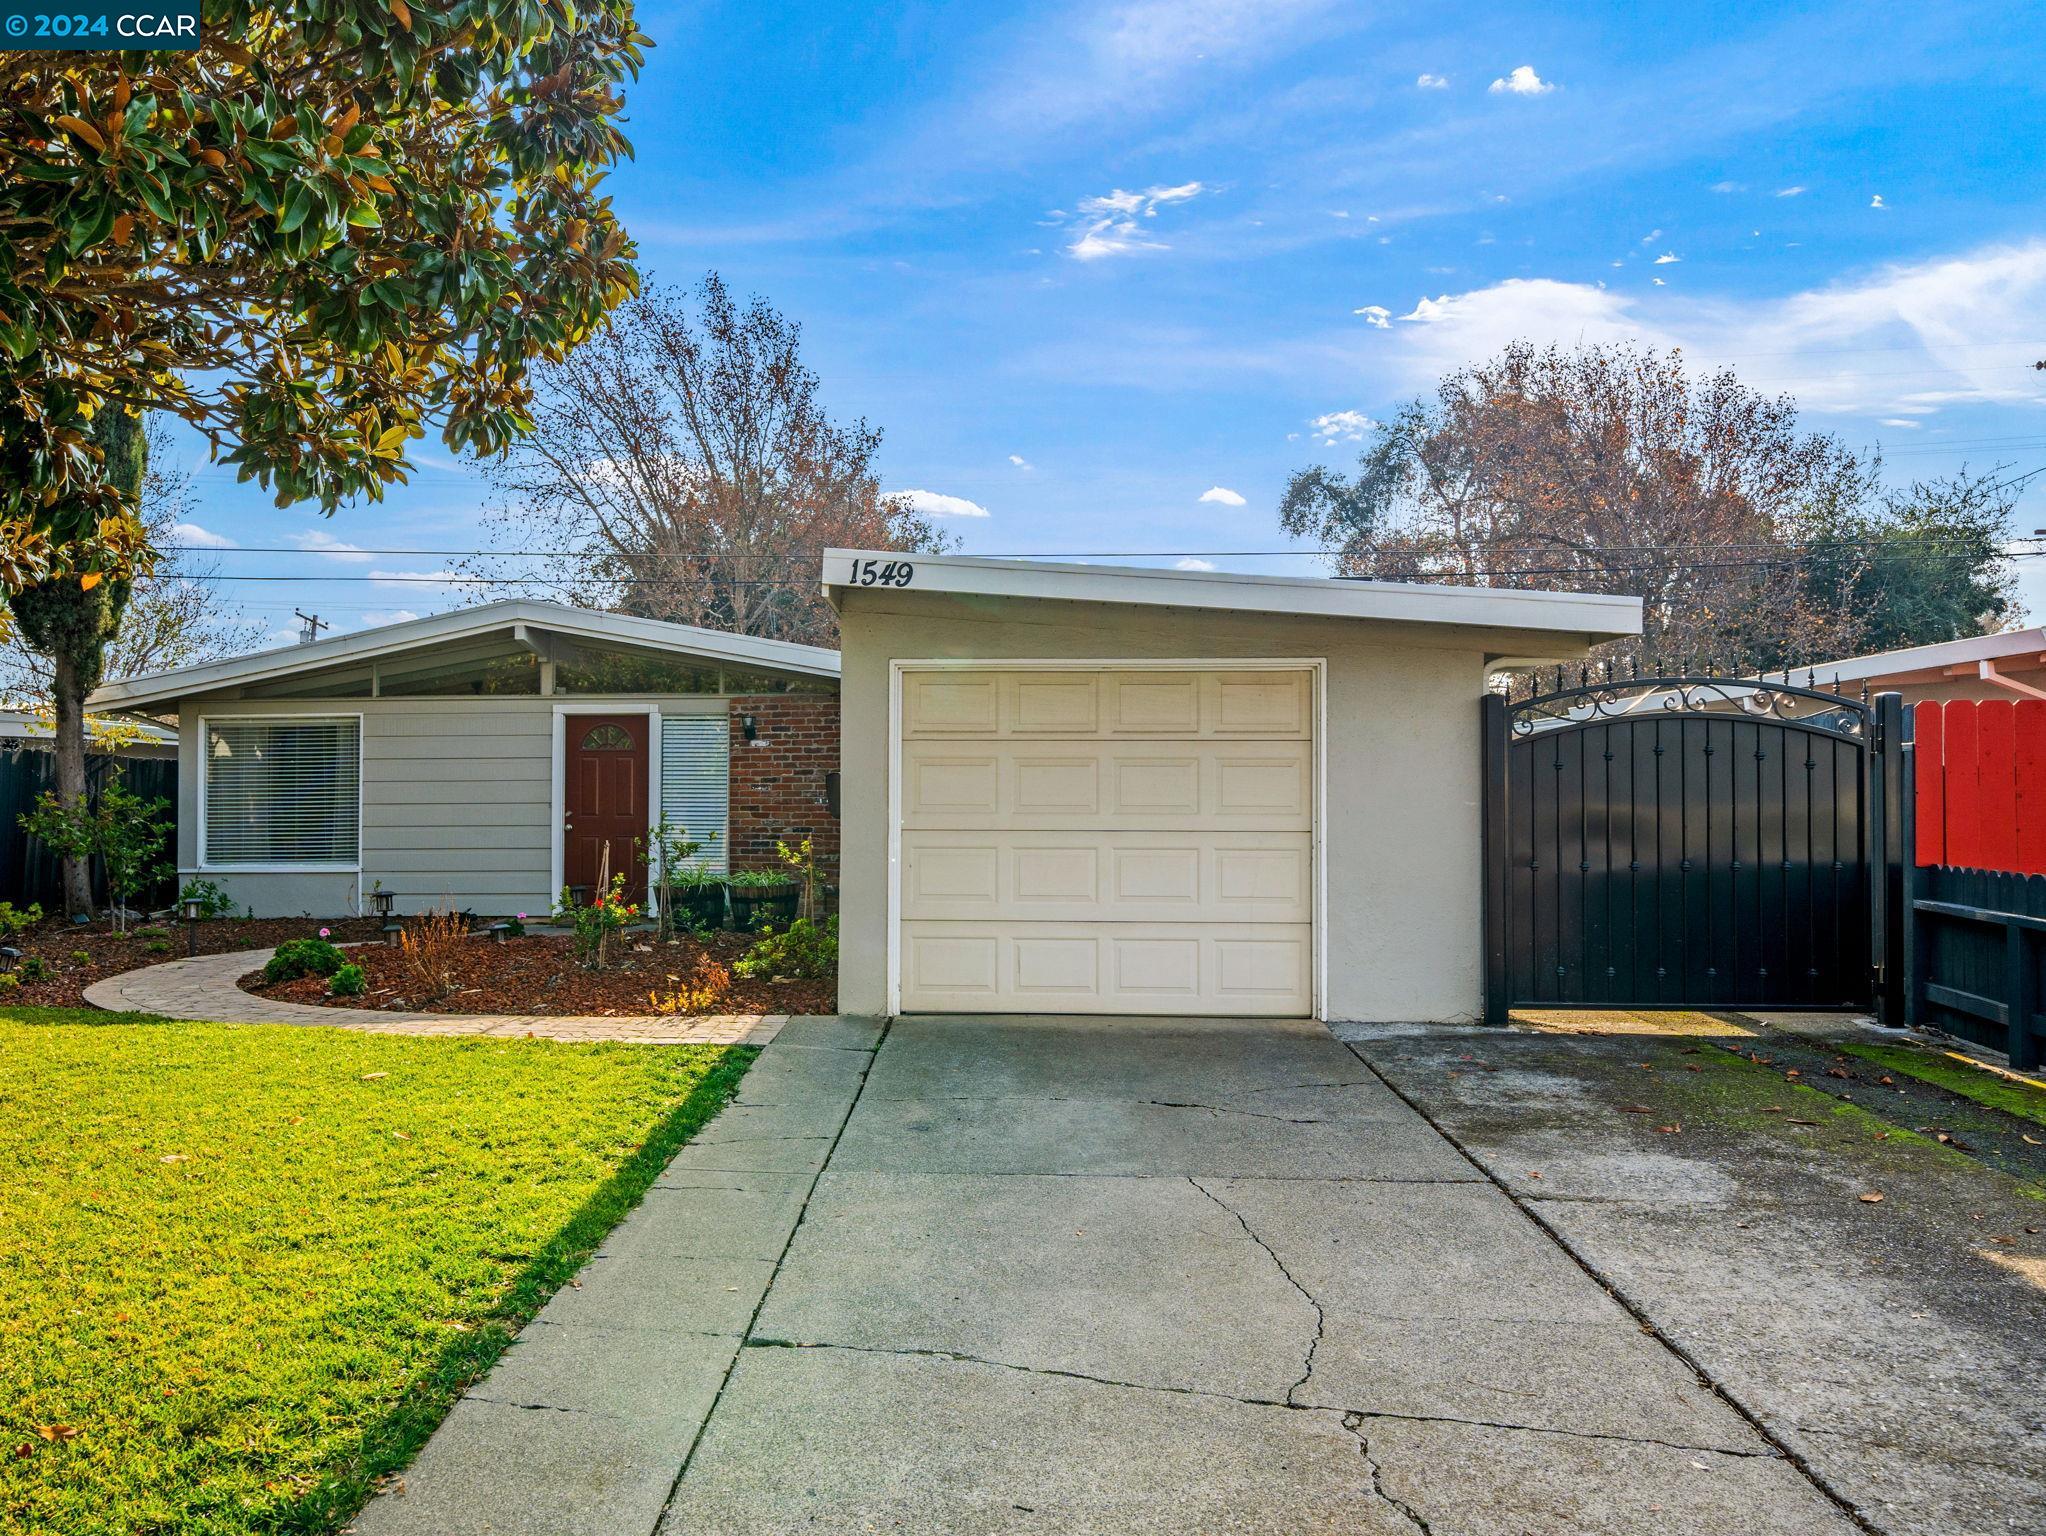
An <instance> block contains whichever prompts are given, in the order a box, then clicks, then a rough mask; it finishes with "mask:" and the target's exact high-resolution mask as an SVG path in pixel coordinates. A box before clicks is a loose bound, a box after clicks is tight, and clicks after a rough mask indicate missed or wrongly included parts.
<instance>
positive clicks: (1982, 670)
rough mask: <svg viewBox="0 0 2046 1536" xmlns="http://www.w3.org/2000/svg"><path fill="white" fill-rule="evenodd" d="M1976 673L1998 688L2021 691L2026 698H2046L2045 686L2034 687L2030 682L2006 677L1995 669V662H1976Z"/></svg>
mask: <svg viewBox="0 0 2046 1536" xmlns="http://www.w3.org/2000/svg"><path fill="white" fill-rule="evenodd" d="M1976 674H1977V676H1979V677H1980V678H1981V679H1982V681H1983V682H1985V683H1993V684H1994V685H1995V686H1997V687H1998V688H2008V689H2009V690H2010V691H2011V692H2012V693H2021V694H2023V695H2024V696H2025V697H2026V698H2028V699H2046V688H2034V687H2033V686H2032V685H2031V684H2030V683H2021V682H2019V681H2018V680H2017V679H2016V678H2014V677H2006V676H2005V675H2004V674H2003V673H2001V672H1999V671H1997V670H1996V663H1995V662H1993V661H1984V662H1980V663H1978V664H1977V668H1976Z"/></svg>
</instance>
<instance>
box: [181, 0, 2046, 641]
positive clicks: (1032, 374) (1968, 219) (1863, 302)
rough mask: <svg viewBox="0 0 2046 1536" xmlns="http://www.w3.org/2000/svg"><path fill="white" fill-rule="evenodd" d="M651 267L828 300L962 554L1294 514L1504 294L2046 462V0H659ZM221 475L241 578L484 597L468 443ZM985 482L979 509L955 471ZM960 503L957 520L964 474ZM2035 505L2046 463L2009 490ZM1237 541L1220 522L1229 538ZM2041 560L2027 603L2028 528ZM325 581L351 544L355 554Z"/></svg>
mask: <svg viewBox="0 0 2046 1536" xmlns="http://www.w3.org/2000/svg"><path fill="white" fill-rule="evenodd" d="M640 20H641V25H642V26H643V27H644V29H645V30H646V31H647V32H648V33H650V34H651V35H652V37H653V38H654V40H655V44H656V46H655V48H654V49H653V51H652V53H651V55H650V59H649V67H648V69H647V71H646V74H645V75H644V77H643V78H642V80H641V82H640V84H639V86H638V87H637V89H636V90H634V91H633V92H632V93H631V94H630V97H629V108H628V110H629V118H630V121H629V125H628V131H629V133H630V135H631V137H632V138H633V140H634V141H635V144H636V146H637V149H638V158H637V160H636V161H635V162H634V163H633V164H631V165H630V166H628V167H626V168H625V169H622V170H621V171H619V172H618V173H617V175H616V176H615V177H614V179H613V184H612V185H613V192H614V195H615V199H616V202H617V206H618V208H619V211H620V213H621V215H622V216H623V218H624V220H625V222H626V224H627V226H628V227H629V228H630V229H631V231H632V232H633V234H634V235H635V236H636V238H637V239H638V241H639V245H640V249H641V253H642V264H643V266H644V267H645V268H646V270H647V271H648V272H650V273H651V274H652V275H653V276H654V278H655V279H656V280H660V281H674V282H683V283H686V282H689V281H693V280H694V279H695V278H696V277H698V276H700V275H701V274H702V272H703V271H704V270H705V269H707V268H712V267H715V268H717V269H718V270H719V271H721V272H722V273H723V274H724V275H725V277H726V278H727V280H728V281H729V282H730V283H731V284H732V286H733V287H734V288H735V289H737V290H739V291H740V292H742V293H752V292H758V293H761V294H764V295H766V296H767V297H768V298H769V299H771V300H772V301H773V302H774V303H775V304H776V305H777V306H778V307H780V308H781V309H783V310H784V311H785V312H787V313H788V314H789V315H791V316H792V317H794V318H796V319H799V320H800V321H801V322H802V323H803V325H804V327H805V336H806V344H807V353H808V356H809V359H810V361H811V363H812V365H813V366H814V367H815V368H816V369H817V371H818V373H819V374H820V375H821V376H822V379H823V389H824V395H825V399H826V401H827V404H828V405H829V407H830V408H831V409H832V410H833V411H834V413H836V414H839V415H842V416H848V417H850V416H864V417H866V418H867V419H869V420H870V421H872V422H874V423H875V424H877V425H879V426H880V427H882V428H883V429H884V430H885V433H886V439H885V442H884V445H883V450H882V466H883V470H884V477H885V484H886V486H887V487H888V488H889V489H890V490H896V491H904V492H908V491H916V492H922V493H926V494H927V495H928V496H930V497H934V498H944V499H943V500H938V501H933V502H931V503H930V504H931V505H934V506H938V507H944V508H949V509H951V511H950V512H949V514H948V515H947V516H946V518H945V522H946V525H947V527H948V528H949V529H950V530H951V531H953V532H955V533H957V534H958V535H959V536H960V537H961V538H962V539H963V541H964V548H965V549H966V551H967V552H969V553H987V554H1033V553H1035V554H1050V553H1066V554H1077V553H1083V552H1087V553H1091V552H1102V551H1110V550H1144V551H1167V552H1170V553H1169V554H1167V555H1163V556H1161V557H1159V559H1158V561H1157V563H1163V564H1171V563H1174V561H1175V560H1176V559H1177V558H1179V557H1180V556H1181V555H1185V554H1191V553H1195V552H1198V553H1201V554H1203V555H1204V556H1205V557H1206V558H1207V559H1209V560H1210V561H1211V562H1212V563H1213V564H1215V565H1217V566H1219V567H1221V568H1224V569H1265V570H1288V571H1298V572H1302V573H1306V572H1312V571H1314V570H1316V569H1318V568H1319V567H1318V566H1317V565H1316V563H1315V562H1314V561H1313V559H1312V558H1311V556H1310V555H1308V554H1306V553H1296V554H1292V555H1284V556H1277V557H1272V556H1253V555H1251V554H1248V553H1240V552H1251V551H1277V550H1282V549H1285V548H1286V547H1287V544H1288V541H1287V540H1286V539H1285V538H1284V537H1283V536H1282V535H1281V534H1280V533H1279V531H1278V528H1277V525H1276V520H1275V516H1274V508H1275V505H1276V502H1277V499H1278V496H1279V493H1280V491H1281V489H1282V488H1283V486H1284V484H1285V480H1286V477H1287V475H1288V474H1289V472H1291V471H1292V470H1294V469H1296V468H1298V467H1300V466H1302V465H1304V464H1308V463H1316V462H1320V463H1329V464H1332V465H1347V464H1348V463H1349V462H1350V460H1351V459H1352V458H1353V456H1354V453H1355V448H1356V444H1357V439H1358V436H1359V434H1360V432H1361V430H1362V424H1363V423H1365V422H1367V421H1368V420H1369V419H1371V418H1373V417H1375V416H1377V415H1380V414H1382V413H1384V412H1386V411H1388V410H1389V409H1390V408H1391V407H1393V406H1394V405H1396V404H1397V403H1398V402H1399V401H1401V400H1403V399H1405V398H1409V397H1411V396H1412V395H1414V394H1416V393H1419V392H1423V391H1425V390H1426V389H1427V388H1429V387H1430V386H1431V385H1432V383H1433V381H1434V380H1435V379H1436V377H1438V376H1439V374H1441V373H1442V372H1443V371H1445V370H1447V369H1449V368H1452V367H1454V366H1456V365H1458V364H1460V363H1462V362H1465V361H1468V360H1473V359H1476V358H1480V357H1484V356H1487V355H1490V354H1491V353H1492V352H1494V351H1496V350H1497V349H1498V347H1499V346H1501V345H1503V344H1504V343H1505V342H1507V341H1509V340H1512V339H1514V338H1515V337H1522V336H1525V337H1529V338H1532V339H1535V340H1540V341H1547V340H1560V341H1564V342H1570V341H1575V340H1578V339H1580V338H1581V339H1585V340H1613V339H1625V338H1631V339H1636V340H1639V341H1643V342H1647V343H1651V344H1655V345H1662V346H1668V345H1680V346H1682V347H1684V348H1685V350H1686V352H1687V354H1688V355H1689V356H1690V357H1691V358H1692V359H1693V360H1694V361H1696V362H1698V363H1700V364H1717V363H1727V364H1731V365H1732V366H1734V367H1735V368H1737V369H1738V370H1739V372H1740V373H1741V375H1742V376H1743V377H1744V378H1745V379H1746V380H1747V381H1748V382H1750V383H1752V384H1754V385H1756V386H1758V387H1763V388H1766V389H1769V390H1772V391H1774V390H1783V391H1787V392H1789V393H1791V394H1793V395H1795V396H1796V397H1797V398H1798V400H1799V401H1800V403H1801V405H1802V406H1803V408H1804V411H1805V415H1806V418H1807V421H1808V423H1809V424H1810V425H1811V426H1813V427H1816V428H1821V429H1825V430H1831V431H1837V432H1838V433H1839V434H1840V435H1841V436H1842V437H1843V439H1845V440H1846V441H1848V442H1849V443H1852V444H1854V445H1856V446H1866V447H1875V446H1878V445H1879V446H1880V447H1881V449H1882V451H1883V453H1884V455H1885V457H1886V460H1887V462H1888V466H1889V471H1890V473H1891V475H1892V476H1893V478H1897V479H1908V478H1911V477H1914V476H1922V475H1930V474H1935V473H1944V472H1946V471H1949V470H1951V469H1954V468H1956V467H1958V466H1959V465H1961V464H1962V463H1964V462H1965V463H1967V464H1969V465H1971V466H1974V467H1976V468H1984V467H1989V466H1992V465H2009V466H2010V467H2011V469H2012V470H2013V471H2014V472H2022V471H2026V470H2031V469H2035V468H2039V467H2041V466H2046V414H2042V410H2046V375H2042V374H2039V373H2036V372H2033V371H2031V370H2030V369H2029V367H2028V366H2027V365H2028V364H2029V363H2030V362H2031V361H2033V360H2034V359H2036V358H2040V357H2046V180H2042V171H2046V132H2042V131H2041V126H2040V125H2041V124H2042V122H2046V113H2042V110H2041V108H2042V106H2046V71H2042V70H2041V68H2040V61H2041V59H2042V58H2046V12H2042V10H2041V8H2039V7H2037V6H2033V5H2028V4H2015V5H2014V4H2009V3H1998V4H1981V5H1974V4H1930V5H1921V6H1912V7H1905V6H1891V5H1879V4H1878V5H1871V4H1868V3H1867V0H1857V3H1851V4H1807V5H1801V6H1795V7H1791V6H1780V7H1762V6H1756V5H1752V4H1749V5H1734V4H1723V3H1699V0H1692V3H1687V4H1643V3H1638V0H1637V3H1631V4H1595V3H1584V4H1579V5H1576V6H1572V7H1568V8H1565V7H1555V6H1515V5H1472V6H1437V7H1415V6H1393V5H1379V4H1360V3H1348V4H1342V3H1336V4H1329V3H1314V0H1262V3H1248V0H1123V3H1119V4H1102V3H1087V0H1080V3H1069V4H1048V5H1047V4H1036V5H1028V4H1025V5H1002V4H994V3H981V4H974V5H964V4H937V3H921V4H904V3H894V4H890V3H869V4H859V5H853V4H838V5H822V4H807V5H806V4H784V5H781V6H775V7H763V6H759V5H757V4H746V5H739V4H651V5H645V4H643V5H642V7H641V10H640ZM186 452H187V455H188V458H189V461H190V463H191V464H192V465H193V467H194V468H195V469H196V471H197V479H196V486H197V490H198V493H199V508H198V512H197V514H196V516H195V522H196V524H197V525H198V527H199V528H200V529H202V530H204V533H203V535H201V534H198V533H195V534H193V537H194V538H195V539H202V538H203V539H212V540H225V541H232V542H233V543H234V544H235V545H238V546H244V547H245V548H244V549H243V550H242V551H241V552H234V551H230V550H223V551H222V552H221V554H220V555H219V557H218V559H219V568H220V570H221V571H222V572H223V573H226V574H231V575H261V574H272V575H293V576H313V577H318V578H321V579H320V580H318V581H315V582H309V583H302V584H295V583H273V582H231V583H228V587H229V589H230V590H231V591H232V592H233V594H234V596H235V597H236V599H237V600H238V601H240V602H242V603H243V605H244V606H245V608H246V609H247V611H248V613H249V615H250V617H252V618H254V619H257V620H259V621H260V622H261V623H263V624H264V625H265V626H266V627H269V628H272V629H275V630H278V631H280V633H281V631H283V630H284V629H286V628H288V627H289V624H290V611H291V609H292V608H293V607H294V606H304V607H307V608H310V609H317V610H318V611H319V612H320V613H321V614H322V615H323V616H325V617H327V618H328V619H330V620H332V621H333V622H334V623H335V625H336V627H337V628H340V629H348V628H355V627H359V626H361V625H362V624H365V623H370V622H377V621H380V620H383V619H388V618H391V617H396V616H401V615H403V614H405V613H426V612H432V611H435V610H437V609H440V608H445V607H448V606H451V605H453V604H455V603H457V602H460V601H462V600H463V596H462V594H461V593H460V592H459V591H458V590H456V589H454V588H452V587H449V586H446V585H440V584H434V583H421V582H403V581H394V580H393V579H392V578H393V577H396V576H404V575H420V574H433V573H436V572H440V571H442V570H444V568H445V564H446V562H445V561H442V560H438V559H435V558H433V557H430V556H425V555H421V556H417V557H405V556H383V555H376V556H369V557H359V556H358V557H350V556H349V555H348V553H347V552H346V551H338V552H335V553H330V554H317V553H315V554H313V555H312V556H311V557H310V558H308V557H307V556H306V555H301V554H292V555H285V556H268V555H260V554H256V553H252V552H249V551H248V550H247V549H246V546H262V545H285V546H291V547H294V548H296V547H299V546H310V547H318V546H322V545H327V546H331V544H332V543H333V542H334V541H340V542H343V543H346V544H352V545H355V546H359V547H361V548H364V549H375V550H384V549H407V550H411V549H428V550H459V549H469V548H473V547H476V545H477V544H478V542H479V534H478V527H477V525H478V522H479V517H480V512H481V509H482V507H483V505H484V503H485V500H486V495H487V492H486V489H485V487H484V485H483V482H482V480H481V477H480V476H479V475H478V474H477V473H476V472H475V471H474V470H472V469H465V468H464V467H462V466H460V465H458V464H456V463H455V462H454V461H452V460H451V459H450V458H449V457H448V455H447V453H446V450H445V449H443V448H441V447H440V445H438V444H430V445H427V446H426V447H425V449H424V450H423V451H422V452H419V453H417V454H415V458H416V460H417V462H418V463H419V464H420V473H419V474H418V476H417V477H416V479H415V481H414V483H413V485H412V486H410V487H408V488H403V489H400V490H397V491H395V492H394V493H393V494H392V495H391V496H390V497H389V499H388V500H386V501H385V502H384V503H383V504H382V505H380V506H357V507H350V508H346V509H344V510H342V511H341V512H340V513H338V514H337V515H336V516H334V517H333V518H331V519H327V518H321V517H319V516H318V515H317V514H316V513H314V512H312V511H309V510H305V509H286V510H278V509H276V508H274V507H273V506H271V505H270V503H269V501H268V499H267V498H266V497H264V496H263V495H262V494H261V492H260V491H257V490H255V489H254V488H253V487H241V486H236V485H235V484H234V482H233V479H232V476H231V474H229V473H227V472H224V471H221V470H219V469H215V468H210V467H203V457H204V455H203V450H200V449H198V448H197V447H196V446H192V447H189V448H188V449H187V450H186ZM969 508H970V509H971V511H968V510H967V509H969ZM976 514H978V515H976ZM2042 524H2046V480H2042V483H2041V486H2040V487H2039V488H2035V489H2034V490H2032V491H2031V492H2029V493H2028V495H2027V497H2026V500H2025V501H2024V502H2023V503H2021V505H2020V507H2019V512H2018V523H2017V528H2018V531H2020V532H2023V533H2029V532H2031V530H2032V529H2033V528H2035V527H2038V526H2040V525H2042ZM1225 552H1228V553H1225ZM2026 566H2027V570H2028V574H2027V576H2026V578H2025V583H2024V585H2025V596H2026V600H2027V603H2028V606H2029V607H2030V609H2031V610H2032V612H2033V613H2034V614H2035V615H2046V569H2041V567H2046V561H2036V560H2035V561H2029V562H2026ZM336 578H348V579H346V580H339V579H336Z"/></svg>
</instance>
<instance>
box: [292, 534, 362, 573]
mask: <svg viewBox="0 0 2046 1536" xmlns="http://www.w3.org/2000/svg"><path fill="white" fill-rule="evenodd" d="M285 537H286V538H287V539H289V540H290V541H291V542H292V543H294V544H296V545H297V546H298V547H299V548H300V549H303V550H305V551H307V552H308V553H310V554H315V555H324V556H326V557H327V558H328V559H329V560H345V561H347V562H348V563H349V564H351V565H360V564H362V563H363V562H365V561H367V560H370V559H372V558H374V557H373V556H371V555H369V554H367V553H366V552H364V550H363V548H362V546H361V545H360V544H350V543H349V542H348V541H347V540H345V539H337V538H335V537H334V535H333V534H331V533H329V532H327V531H326V529H324V528H315V529H313V530H311V531H310V532H308V533H287V534H286V535H285Z"/></svg>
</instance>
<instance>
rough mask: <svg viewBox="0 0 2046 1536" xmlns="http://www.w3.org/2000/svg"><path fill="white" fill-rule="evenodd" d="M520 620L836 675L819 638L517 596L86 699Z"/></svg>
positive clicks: (366, 655) (127, 704)
mask: <svg viewBox="0 0 2046 1536" xmlns="http://www.w3.org/2000/svg"><path fill="white" fill-rule="evenodd" d="M583 615H587V618H584V617H582V616H583ZM521 624H524V625H529V626H531V627H533V628H536V629H541V630H546V631H550V632H553V633H558V634H563V635H568V636H570V637H572V638H575V639H581V640H590V641H599V642H601V641H605V640H609V641H612V642H616V643H623V644H631V645H636V646H639V647H651V648H653V649H657V650H662V651H668V652H672V653H675V654H679V655H691V656H701V657H704V658H706V659H709V660H716V661H726V662H732V663H736V664H741V665H747V666H757V667H764V668H768V669H770V670H774V671H780V672H795V673H800V674H802V675H804V676H808V677H837V676H838V675H839V667H838V653H837V652H836V651H832V650H828V649H826V648H824V647H822V646H814V645H796V644H793V643H791V642H789V641H785V640H762V639H758V638H756V637H754V636H751V635H736V634H727V633H725V632H724V631H721V630H711V629H698V628H695V627H694V626H691V625H685V624H670V623H667V622H666V621H664V620H660V619H642V618H635V617H632V616H630V615H626V614H614V613H604V612H602V611H601V610H598V609H577V608H568V607H564V606H561V605H558V604H553V603H535V602H528V601H523V600H516V599H515V600H509V601H505V602H499V603H486V604H483V605H481V606H480V607H476V608H459V609H456V610H455V611H454V612H452V613H443V614H434V615H432V616H431V617H428V618H424V619H411V620H407V621H406V622H405V623H403V624H388V625H384V626H382V627H380V628H377V629H366V630H360V631H357V632H356V633H354V634H347V635H336V636H334V637H333V638H331V639H327V640H317V641H314V642H313V643H312V644H310V645H297V646H288V647H281V648H279V649H276V650H271V651H259V652H257V653H256V654H254V655H251V656H239V657H233V658H230V659H229V660H226V661H215V662H202V663H200V664H199V665H198V666H193V667H181V668H179V669H178V670H176V671H173V672H159V673H156V674H154V675H153V676H149V677H138V678H131V679H129V680H127V681H125V682H119V683H108V684H106V685H105V686H103V687H101V688H98V689H96V690H95V691H94V692H93V693H92V695H91V696H90V697H89V698H88V699H87V700H86V707H87V708H89V709H98V710H120V709H147V708H151V707H154V706H159V705H164V704H170V703H174V702H176V701H177V700H179V699H183V698H189V697H191V696H192V695H194V694H201V693H213V692H217V691H218V690H220V689H223V688H245V687H251V686H255V685H257V684H261V683H268V682H274V681H276V680H277V679H279V678H285V677H290V676H293V675H294V674H297V673H301V672H314V671H322V670H325V669H327V668H329V667H339V666H347V665H349V664H350V663H358V662H374V661H379V660H381V659H383V658H384V657H386V656H394V655H402V654H403V653H405V652H407V651H412V650H418V649H421V648H422V647H425V646H429V645H436V644H443V643H446V642H448V641H451V640H456V639H462V638H466V637H469V636H475V635H486V634H492V633H496V632H498V631H510V630H512V629H513V628H515V627H516V626H518V625H521Z"/></svg>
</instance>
